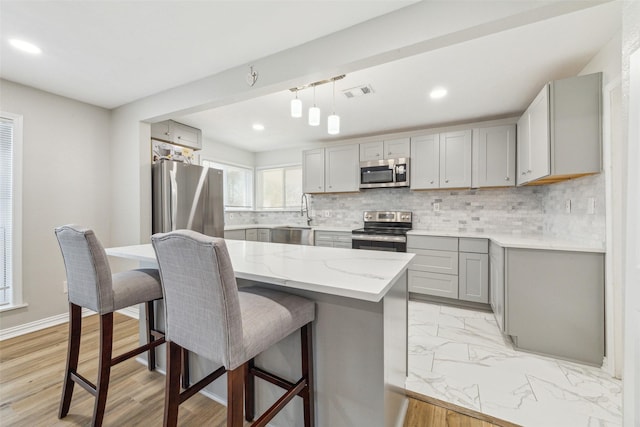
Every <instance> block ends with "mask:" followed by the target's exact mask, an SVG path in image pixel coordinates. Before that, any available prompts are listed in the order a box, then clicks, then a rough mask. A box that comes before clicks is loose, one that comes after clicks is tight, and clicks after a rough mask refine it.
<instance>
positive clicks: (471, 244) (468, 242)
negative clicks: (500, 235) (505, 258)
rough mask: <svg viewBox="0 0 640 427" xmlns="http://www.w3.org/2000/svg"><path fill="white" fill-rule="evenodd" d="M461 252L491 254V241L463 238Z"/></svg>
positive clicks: (460, 244)
mask: <svg viewBox="0 0 640 427" xmlns="http://www.w3.org/2000/svg"><path fill="white" fill-rule="evenodd" d="M459 246H460V252H473V253H476V254H486V253H489V240H488V239H472V238H468V237H461V238H460V242H459Z"/></svg>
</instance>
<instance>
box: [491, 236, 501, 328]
mask: <svg viewBox="0 0 640 427" xmlns="http://www.w3.org/2000/svg"><path fill="white" fill-rule="evenodd" d="M489 267H490V270H489V298H490V303H491V309H492V310H493V315H494V316H495V318H496V322H497V323H498V327H499V328H500V330H501V331H502V332H505V318H504V317H505V316H504V248H503V247H502V246H500V245H498V244H497V243H495V242H491V243H489Z"/></svg>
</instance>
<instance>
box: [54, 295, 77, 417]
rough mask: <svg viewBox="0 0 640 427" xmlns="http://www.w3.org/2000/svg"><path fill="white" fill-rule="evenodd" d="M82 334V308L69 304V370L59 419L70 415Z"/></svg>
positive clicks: (67, 370) (65, 380)
mask: <svg viewBox="0 0 640 427" xmlns="http://www.w3.org/2000/svg"><path fill="white" fill-rule="evenodd" d="M81 332H82V307H80V306H79V305H75V304H72V303H69V342H68V345H67V368H66V370H65V373H64V385H63V386H62V399H60V410H59V411H58V418H64V417H66V416H67V414H68V413H69V407H70V406H71V396H73V386H74V384H75V381H73V379H72V378H71V375H72V374H75V373H76V372H77V370H78V357H79V355H80V336H81Z"/></svg>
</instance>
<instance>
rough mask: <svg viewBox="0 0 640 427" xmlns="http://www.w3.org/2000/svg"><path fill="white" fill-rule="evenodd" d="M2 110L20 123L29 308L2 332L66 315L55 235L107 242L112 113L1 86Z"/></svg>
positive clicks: (7, 319) (4, 319)
mask: <svg viewBox="0 0 640 427" xmlns="http://www.w3.org/2000/svg"><path fill="white" fill-rule="evenodd" d="M0 91H1V93H2V97H1V98H0V110H2V111H6V112H9V113H14V114H19V115H22V116H23V120H24V127H23V187H22V188H23V206H22V212H23V219H22V225H23V230H22V237H23V242H22V266H23V275H22V280H23V285H22V287H23V295H24V302H25V303H27V304H28V306H27V307H25V308H20V309H16V310H10V311H5V312H2V313H0V322H1V325H0V328H1V329H6V328H9V327H13V326H16V325H21V324H24V323H29V322H33V321H36V320H39V319H42V318H46V317H50V316H54V315H57V314H60V313H65V312H66V311H67V308H68V306H67V295H66V294H64V293H63V287H62V282H63V280H65V279H66V275H65V271H64V264H63V261H62V256H61V255H60V249H59V247H58V243H57V241H56V238H55V235H54V232H53V230H54V228H55V227H57V226H59V225H63V224H68V223H76V224H82V225H87V226H90V227H92V228H94V229H95V231H96V233H97V234H98V236H99V237H100V238H101V240H103V242H104V243H105V244H108V242H109V235H110V227H109V187H110V178H111V177H110V168H109V136H110V135H109V117H110V113H109V112H108V111H107V110H105V109H102V108H98V107H94V106H91V105H88V104H84V103H81V102H78V101H74V100H71V99H68V98H63V97H60V96H57V95H53V94H50V93H47V92H42V91H39V90H36V89H33V88H30V87H26V86H22V85H18V84H15V83H13V82H9V81H6V80H0Z"/></svg>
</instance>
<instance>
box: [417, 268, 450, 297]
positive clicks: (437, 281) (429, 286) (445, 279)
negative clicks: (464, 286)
mask: <svg viewBox="0 0 640 427" xmlns="http://www.w3.org/2000/svg"><path fill="white" fill-rule="evenodd" d="M408 281H409V292H415V293H419V294H425V295H434V296H438V297H445V298H458V276H452V275H449V274H438V273H429V272H425V271H414V270H409V274H408Z"/></svg>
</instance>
